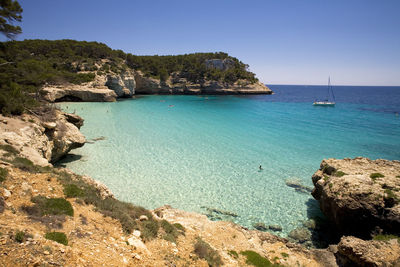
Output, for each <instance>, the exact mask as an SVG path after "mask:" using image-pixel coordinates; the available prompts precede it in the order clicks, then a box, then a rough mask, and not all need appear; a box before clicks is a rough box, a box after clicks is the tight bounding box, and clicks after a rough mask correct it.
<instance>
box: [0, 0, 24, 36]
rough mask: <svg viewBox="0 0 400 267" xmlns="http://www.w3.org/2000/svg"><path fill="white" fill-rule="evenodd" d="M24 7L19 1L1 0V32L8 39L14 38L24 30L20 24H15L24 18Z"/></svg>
mask: <svg viewBox="0 0 400 267" xmlns="http://www.w3.org/2000/svg"><path fill="white" fill-rule="evenodd" d="M21 13H22V8H21V6H20V5H19V3H18V2H17V1H13V0H0V32H1V33H2V34H4V35H5V36H6V37H7V38H8V39H14V38H15V36H16V35H17V34H20V33H21V32H22V30H21V27H20V26H15V25H13V23H14V22H15V21H18V22H20V21H21V20H22V16H21Z"/></svg>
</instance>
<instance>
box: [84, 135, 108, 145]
mask: <svg viewBox="0 0 400 267" xmlns="http://www.w3.org/2000/svg"><path fill="white" fill-rule="evenodd" d="M102 140H106V137H105V136H100V137H96V138H92V139H90V140H87V141H86V143H87V144H94V142H97V141H102Z"/></svg>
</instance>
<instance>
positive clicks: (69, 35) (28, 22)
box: [2, 0, 400, 85]
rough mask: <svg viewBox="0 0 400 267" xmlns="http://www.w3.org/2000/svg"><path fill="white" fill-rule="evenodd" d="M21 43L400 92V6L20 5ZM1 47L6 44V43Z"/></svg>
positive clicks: (49, 0) (342, 2)
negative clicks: (209, 63) (223, 60)
mask: <svg viewBox="0 0 400 267" xmlns="http://www.w3.org/2000/svg"><path fill="white" fill-rule="evenodd" d="M19 3H20V4H21V6H22V8H23V9H24V12H23V13H22V15H23V22H22V23H21V24H20V25H21V26H22V30H23V34H21V35H20V36H19V37H18V38H17V40H23V39H37V38H39V39H76V40H87V41H98V42H103V43H105V44H107V45H108V46H110V47H111V48H114V49H122V50H123V51H125V52H130V53H133V54H138V55H153V54H159V55H165V54H182V53H192V52H209V51H210V52H214V51H224V52H227V53H229V54H230V55H232V56H235V57H237V58H239V59H240V60H242V61H243V62H244V63H247V64H249V65H250V70H251V71H253V72H255V73H256V74H257V77H258V78H259V79H260V80H261V81H262V82H264V83H267V84H326V82H327V78H328V76H329V75H330V76H331V80H332V82H333V84H335V85H339V84H347V85H400V0H374V1H372V0H292V1H289V0H274V1H273V0H264V1H261V0H260V1H253V0H243V1H235V0H231V1H228V0H211V1H210V0H197V1H196V0H180V1H178V0H176V1H174V0H170V1H167V0H142V1H134V0H114V1H109V0H96V1H95V0H79V1H77V0H68V1H67V0H64V1H61V0H57V1H55V0H35V1H33V0H19ZM2 40H4V38H3V39H2Z"/></svg>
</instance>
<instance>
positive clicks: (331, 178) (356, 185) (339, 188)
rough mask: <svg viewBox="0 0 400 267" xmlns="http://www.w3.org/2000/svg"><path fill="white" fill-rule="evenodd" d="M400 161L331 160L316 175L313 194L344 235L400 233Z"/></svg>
mask: <svg viewBox="0 0 400 267" xmlns="http://www.w3.org/2000/svg"><path fill="white" fill-rule="evenodd" d="M399 177H400V162H399V161H388V160H383V159H378V160H369V159H367V158H355V159H348V158H346V159H343V160H338V159H327V160H323V161H322V163H321V166H320V169H319V170H318V171H317V172H316V173H315V174H314V175H313V177H312V180H313V183H314V186H315V188H314V190H313V192H312V195H313V196H314V198H315V199H316V200H318V201H319V204H320V207H321V210H322V212H323V213H324V214H325V215H326V216H327V217H328V218H329V219H330V220H331V221H332V222H334V223H335V225H336V226H337V228H338V229H339V231H340V232H342V233H343V234H350V235H356V236H359V237H364V238H369V237H370V236H371V235H372V234H379V233H393V234H396V235H399V234H400V178H399Z"/></svg>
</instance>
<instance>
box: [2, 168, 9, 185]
mask: <svg viewBox="0 0 400 267" xmlns="http://www.w3.org/2000/svg"><path fill="white" fill-rule="evenodd" d="M7 176H8V171H7V169H4V168H0V183H2V182H4V181H5V180H6V178H7Z"/></svg>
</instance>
